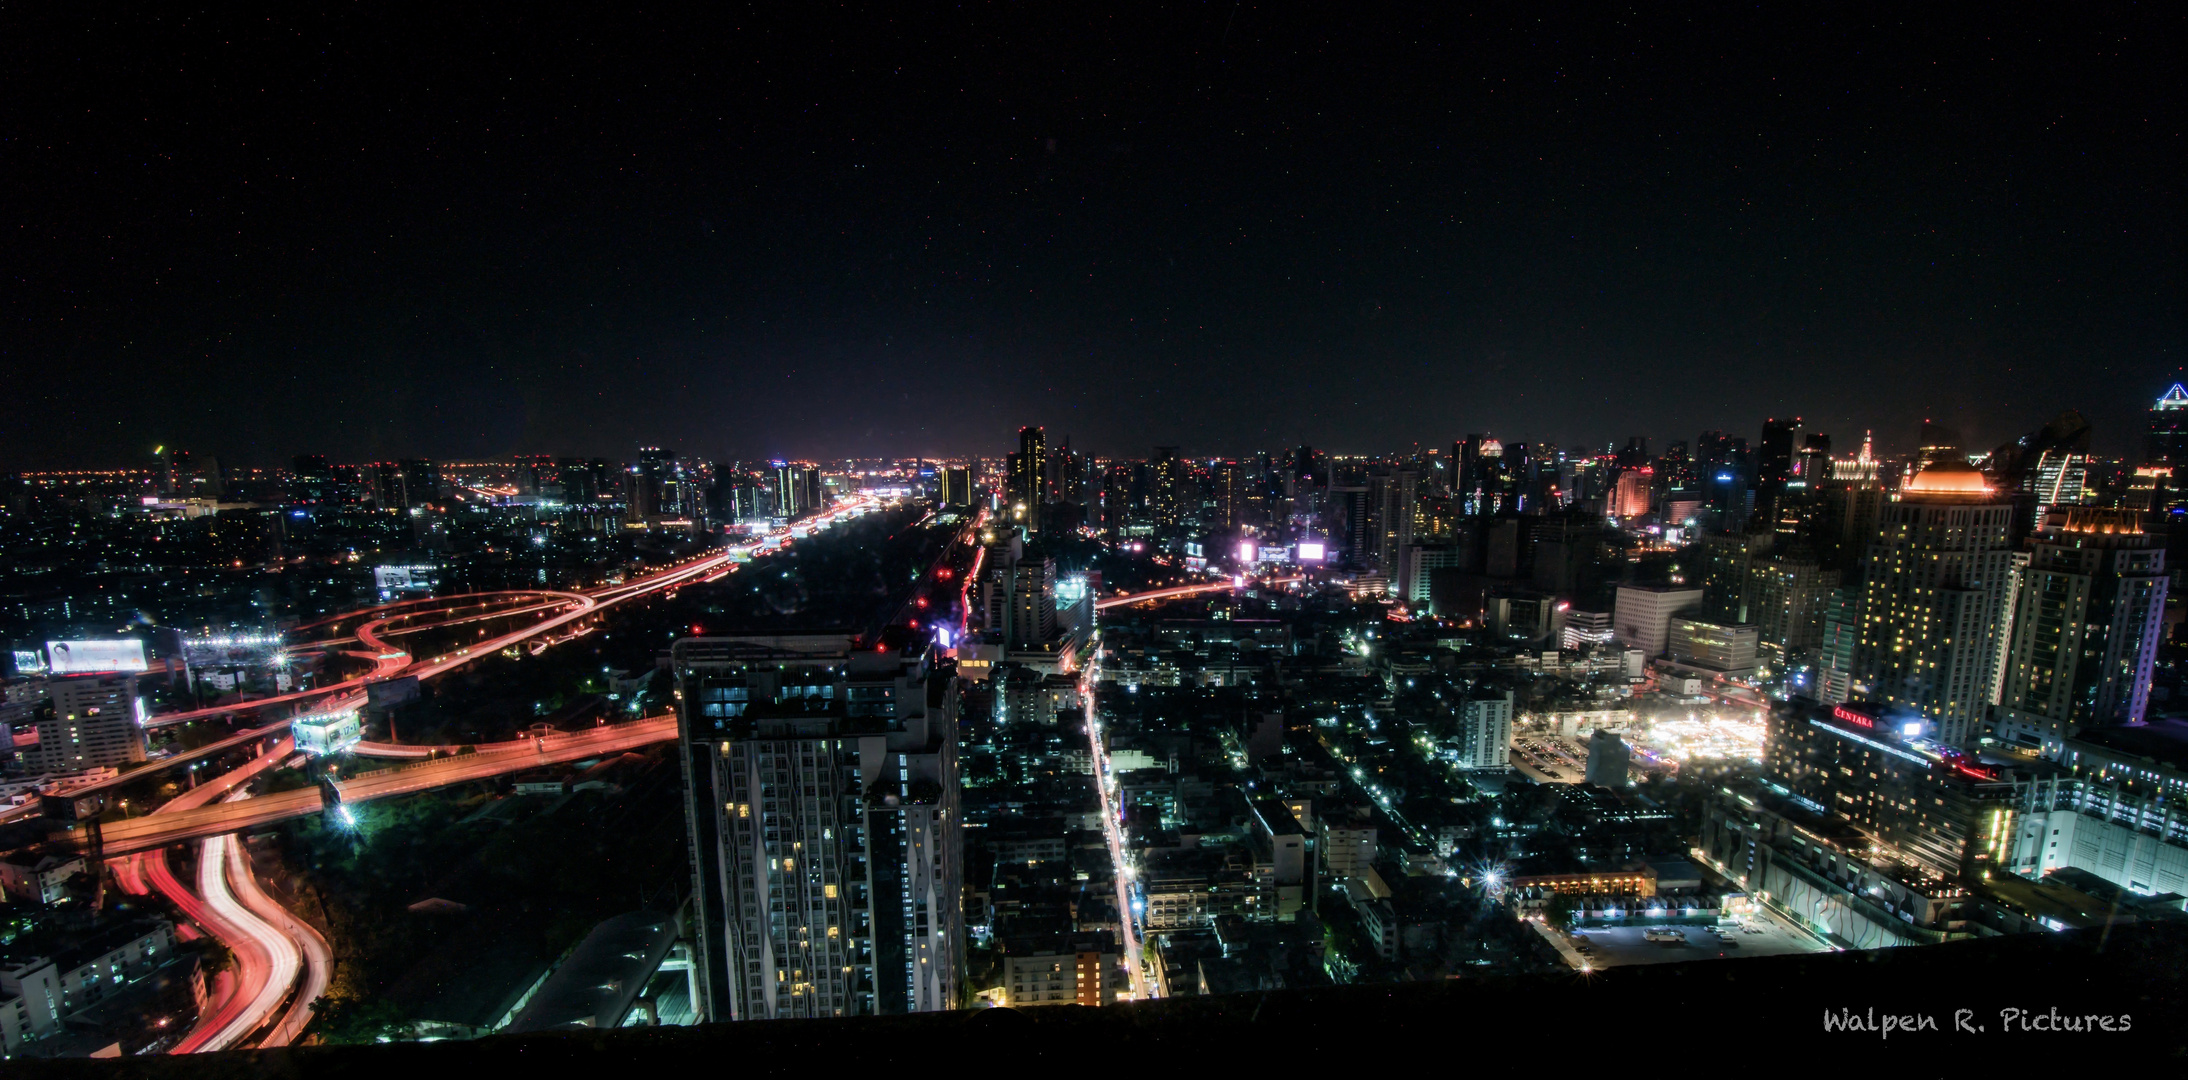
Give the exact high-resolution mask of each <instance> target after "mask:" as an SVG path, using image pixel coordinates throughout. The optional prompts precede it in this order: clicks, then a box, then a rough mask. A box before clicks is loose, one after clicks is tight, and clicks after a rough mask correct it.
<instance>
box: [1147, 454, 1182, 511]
mask: <svg viewBox="0 0 2188 1080" xmlns="http://www.w3.org/2000/svg"><path fill="white" fill-rule="evenodd" d="M1149 468H1150V469H1151V470H1152V471H1153V473H1154V477H1153V479H1154V491H1153V492H1152V495H1153V497H1152V498H1150V499H1149V500H1148V503H1149V505H1148V509H1149V510H1150V511H1151V512H1152V514H1153V516H1154V519H1155V528H1157V529H1175V528H1177V527H1178V526H1179V525H1180V524H1182V523H1184V521H1185V511H1186V505H1185V503H1186V488H1187V486H1188V485H1189V484H1190V483H1191V482H1192V478H1191V477H1190V476H1188V475H1187V474H1186V465H1185V459H1184V458H1183V457H1180V456H1179V455H1178V448H1177V447H1175V446H1158V447H1156V448H1155V457H1154V459H1153V460H1152V461H1151V462H1149Z"/></svg>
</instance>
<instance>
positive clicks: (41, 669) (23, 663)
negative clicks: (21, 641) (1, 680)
mask: <svg viewBox="0 0 2188 1080" xmlns="http://www.w3.org/2000/svg"><path fill="white" fill-rule="evenodd" d="M45 670H46V654H45V651H44V650H42V649H17V650H15V673H16V674H17V675H42V674H44V673H45Z"/></svg>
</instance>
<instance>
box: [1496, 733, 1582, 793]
mask: <svg viewBox="0 0 2188 1080" xmlns="http://www.w3.org/2000/svg"><path fill="white" fill-rule="evenodd" d="M1511 762H1512V764H1513V765H1514V766H1516V767H1518V769H1519V770H1520V771H1521V772H1523V773H1526V774H1527V775H1528V776H1530V777H1532V778H1533V779H1535V780H1536V781H1538V782H1543V783H1554V784H1578V783H1581V782H1582V780H1583V774H1584V773H1586V771H1587V767H1588V752H1587V750H1586V748H1584V747H1580V746H1579V745H1578V744H1577V743H1575V742H1574V741H1573V740H1570V739H1560V738H1556V737H1554V736H1547V735H1529V736H1522V737H1520V738H1516V739H1514V740H1512V752H1511Z"/></svg>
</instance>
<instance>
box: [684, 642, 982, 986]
mask: <svg viewBox="0 0 2188 1080" xmlns="http://www.w3.org/2000/svg"><path fill="white" fill-rule="evenodd" d="M672 659H673V664H674V668H675V671H676V678H677V693H678V703H677V714H678V719H679V733H680V736H681V741H680V746H681V748H682V752H683V762H684V773H685V777H684V778H685V792H686V795H685V799H686V806H685V811H686V817H687V820H688V822H689V825H690V830H691V838H692V867H693V873H694V876H695V878H696V881H695V890H694V903H695V907H696V912H695V920H696V923H697V931H698V932H697V938H698V945H699V949H698V953H699V955H698V964H699V966H700V977H699V979H698V980H697V981H698V985H699V997H700V1000H699V1001H698V1002H697V1003H696V1004H697V1006H698V1010H699V1012H700V1014H701V1015H702V1016H703V1017H705V1018H706V1019H708V1020H765V1019H778V1018H789V1017H824V1016H865V1015H874V1014H881V1013H906V1012H932V1011H937V1010H943V1009H950V1008H954V1007H956V1005H957V1004H958V1002H957V992H958V986H959V981H960V980H959V976H958V972H959V968H960V967H961V966H962V957H961V955H960V948H961V947H960V944H959V943H960V941H961V939H962V937H963V934H962V926H961V923H962V921H963V920H962V900H961V898H960V896H959V893H960V888H959V883H960V881H961V880H962V877H963V869H962V867H963V855H962V851H961V839H960V837H961V823H960V820H959V812H958V773H957V735H956V732H957V698H958V694H957V688H956V685H955V683H956V680H955V678H954V677H953V676H950V675H947V674H943V673H938V672H935V671H933V670H931V669H930V667H929V663H930V654H929V653H928V652H927V651H926V650H925V649H924V648H914V649H908V650H902V651H899V650H894V649H890V650H876V649H875V648H873V647H872V646H862V645H860V644H859V643H858V642H857V641H855V640H854V639H853V638H852V637H850V636H849V635H846V634H803V635H782V636H753V637H717V638H686V639H684V640H682V641H679V642H677V643H676V646H675V648H674V650H673V653H672Z"/></svg>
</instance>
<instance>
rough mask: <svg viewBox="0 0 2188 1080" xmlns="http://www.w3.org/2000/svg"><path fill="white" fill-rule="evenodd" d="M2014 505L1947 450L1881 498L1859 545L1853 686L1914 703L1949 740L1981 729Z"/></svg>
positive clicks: (1859, 692)
mask: <svg viewBox="0 0 2188 1080" xmlns="http://www.w3.org/2000/svg"><path fill="white" fill-rule="evenodd" d="M2012 517H2013V503H2012V501H2011V499H2010V498H2009V497H2008V496H2007V495H2006V494H2005V493H2002V492H1997V491H1994V490H1992V489H1991V487H1990V485H1989V483H1987V482H1986V481H1985V479H1984V477H1983V474H1982V473H1981V472H1979V471H1977V470H1976V469H1975V468H1974V467H1973V466H1970V465H1967V464H1965V463H1963V462H1958V461H1953V460H1950V459H1947V460H1943V461H1938V462H1934V463H1932V464H1931V465H1929V466H1928V467H1927V468H1925V469H1923V470H1922V471H1921V472H1920V473H1918V474H1916V475H1915V476H1914V477H1913V478H1912V479H1910V480H1909V481H1908V482H1907V484H1906V486H1905V487H1903V488H1901V489H1900V493H1899V497H1898V499H1896V500H1895V501H1892V502H1889V503H1886V504H1885V505H1884V506H1883V507H1882V509H1881V513H1880V514H1879V515H1878V522H1877V531H1876V534H1875V536H1873V537H1872V538H1871V539H1870V541H1869V544H1868V547H1867V550H1866V551H1865V552H1864V554H1863V557H1862V567H1863V574H1862V587H1861V597H1860V604H1861V609H1860V613H1859V616H1858V618H1859V626H1860V637H1859V643H1858V646H1857V648H1856V653H1855V658H1854V671H1853V673H1852V674H1853V678H1852V682H1853V687H1852V689H1853V693H1854V696H1855V697H1857V698H1859V697H1865V698H1867V699H1869V700H1872V701H1878V702H1893V703H1899V704H1905V705H1909V706H1912V707H1914V708H1916V709H1918V710H1920V711H1921V713H1922V715H1923V716H1924V717H1925V718H1927V719H1929V720H1930V721H1931V722H1932V723H1934V724H1935V725H1936V731H1937V738H1938V741H1940V742H1942V743H1946V744H1948V745H1960V744H1964V743H1968V742H1971V741H1972V740H1973V739H1974V738H1975V737H1976V736H1978V735H1980V734H1981V729H1982V723H1983V719H1984V714H1985V712H1986V707H1987V706H1988V705H1989V703H1990V699H1991V696H1992V691H1993V689H1994V684H1995V682H1996V675H1997V672H1998V663H1999V652H2000V649H1999V645H2000V637H1999V635H2000V630H2001V622H2002V620H2003V616H2004V614H2005V605H2006V603H2007V601H2008V598H2009V597H2010V596H2011V593H2012V584H2013V575H2014V552H2013V549H2012V546H2011V543H2012Z"/></svg>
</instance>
